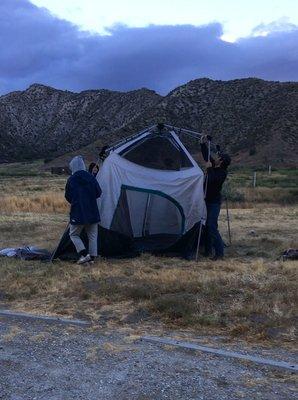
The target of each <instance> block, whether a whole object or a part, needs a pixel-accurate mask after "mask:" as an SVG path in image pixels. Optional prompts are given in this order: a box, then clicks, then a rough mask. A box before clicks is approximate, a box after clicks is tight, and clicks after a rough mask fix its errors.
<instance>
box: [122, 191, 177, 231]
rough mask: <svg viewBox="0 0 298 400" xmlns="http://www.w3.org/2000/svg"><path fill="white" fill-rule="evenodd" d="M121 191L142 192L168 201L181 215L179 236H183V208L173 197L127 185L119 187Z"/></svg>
mask: <svg viewBox="0 0 298 400" xmlns="http://www.w3.org/2000/svg"><path fill="white" fill-rule="evenodd" d="M121 189H126V190H131V191H135V192H143V193H152V194H156V195H158V196H161V197H164V198H165V199H167V200H169V201H170V202H172V203H173V204H174V205H175V206H176V207H177V208H178V210H179V212H180V214H181V218H182V227H181V235H183V234H184V230H185V215H184V211H183V208H182V206H181V204H180V203H178V201H177V200H175V199H173V197H171V196H169V195H167V194H165V193H163V192H160V191H159V190H153V189H144V188H139V187H135V186H129V185H121Z"/></svg>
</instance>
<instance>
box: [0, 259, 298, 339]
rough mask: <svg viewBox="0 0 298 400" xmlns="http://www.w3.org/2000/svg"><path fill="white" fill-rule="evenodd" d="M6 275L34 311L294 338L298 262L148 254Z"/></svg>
mask: <svg viewBox="0 0 298 400" xmlns="http://www.w3.org/2000/svg"><path fill="white" fill-rule="evenodd" d="M0 271H1V272H0V277H1V284H0V290H1V294H2V297H4V298H5V299H6V301H9V302H11V303H12V304H13V305H15V306H16V307H17V308H22V309H23V308H25V309H28V310H30V311H35V312H36V311H38V312H46V313H50V314H51V313H53V314H68V315H77V313H80V314H81V315H82V314H84V315H87V316H89V317H90V318H91V319H93V320H99V321H101V318H102V316H104V315H106V313H107V310H109V318H112V319H113V318H116V319H117V320H118V322H119V323H121V321H122V322H125V320H126V318H127V316H128V315H129V314H132V313H133V312H135V311H136V310H138V311H139V312H144V310H145V311H146V312H147V315H148V318H149V320H151V321H152V319H155V318H158V319H159V320H161V321H164V322H165V323H167V324H170V325H175V326H176V327H177V326H180V327H182V326H183V327H185V326H188V327H190V326H191V327H192V328H194V329H196V330H197V331H200V330H201V329H203V328H204V327H208V329H211V330H212V331H213V332H214V330H218V329H220V330H225V331H227V332H229V333H230V334H232V335H237V336H238V335H249V334H254V335H257V336H258V337H259V338H266V337H268V336H270V335H272V332H273V333H274V332H275V331H276V333H277V334H278V336H282V337H283V338H285V339H288V340H292V339H293V335H294V310H295V304H297V297H296V296H297V285H296V282H297V263H290V262H286V263H282V262H280V261H268V260H267V261H265V260H264V259H251V260H250V261H248V260H246V261H245V260H244V259H241V258H238V257H234V258H231V259H228V260H226V261H222V262H220V263H211V262H210V261H205V260H204V261H201V262H199V263H194V262H192V263H189V262H186V261H183V260H179V259H162V258H156V257H153V256H149V255H144V256H142V257H141V258H137V259H133V260H125V261H103V262H101V263H100V264H98V265H95V266H93V267H92V268H86V267H85V268H83V267H79V266H77V265H73V264H67V263H55V264H53V265H47V264H39V263H35V264H34V265H30V266H29V265H25V266H24V265H22V263H21V262H15V261H11V260H3V261H2V268H1V270H0ZM136 322H138V321H136ZM274 330H275V331H274ZM274 334H275V333H274Z"/></svg>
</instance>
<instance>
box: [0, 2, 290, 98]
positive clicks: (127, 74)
mask: <svg viewBox="0 0 298 400" xmlns="http://www.w3.org/2000/svg"><path fill="white" fill-rule="evenodd" d="M249 76H254V77H260V78H263V79H268V80H281V81H287V80H295V81H297V80H298V0H283V1H280V0H270V1H269V0H268V1H267V0H258V1H256V0H250V1H249V2H248V1H241V0H238V1H236V0H209V1H206V0H204V1H200V0H162V1H161V0H159V1H158V0H151V1H148V0H144V1H142V0H126V1H125V0H109V1H106V0H105V1H101V0H59V1H58V0H32V1H31V2H30V1H29V0H0V94H4V93H7V92H9V91H13V90H23V89H25V88H26V87H28V86H29V85H30V84H32V83H34V82H38V83H43V84H46V85H51V86H54V87H56V88H60V89H68V90H73V91H81V90H85V89H99V88H108V89H113V90H132V89H136V88H139V87H144V86H145V87H148V88H151V89H154V90H156V91H158V92H160V93H162V94H165V93H167V92H168V91H169V90H171V89H173V88H174V87H176V86H178V85H180V84H183V83H185V82H187V81H189V80H191V79H196V78H199V77H209V78H212V79H235V78H242V77H249Z"/></svg>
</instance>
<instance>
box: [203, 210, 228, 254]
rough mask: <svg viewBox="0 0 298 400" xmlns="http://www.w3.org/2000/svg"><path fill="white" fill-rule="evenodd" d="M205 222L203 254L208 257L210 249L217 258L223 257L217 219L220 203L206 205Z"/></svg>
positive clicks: (222, 244)
mask: <svg viewBox="0 0 298 400" xmlns="http://www.w3.org/2000/svg"><path fill="white" fill-rule="evenodd" d="M206 206H207V221H206V236H205V253H206V254H208V255H210V254H211V253H212V248H214V250H215V255H216V256H217V257H223V255H224V243H223V240H222V238H221V236H220V233H219V232H218V217H219V213H220V203H206Z"/></svg>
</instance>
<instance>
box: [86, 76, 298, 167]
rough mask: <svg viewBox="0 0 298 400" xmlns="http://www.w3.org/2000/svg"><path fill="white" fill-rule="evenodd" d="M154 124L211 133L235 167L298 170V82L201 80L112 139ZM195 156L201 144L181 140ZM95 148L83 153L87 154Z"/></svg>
mask: <svg viewBox="0 0 298 400" xmlns="http://www.w3.org/2000/svg"><path fill="white" fill-rule="evenodd" d="M156 121H161V122H167V123H170V124H173V125H175V126H180V127H184V128H189V129H194V130H197V131H199V132H204V133H206V134H210V135H211V136H212V137H213V138H214V142H216V143H218V144H220V145H221V147H222V148H224V149H225V150H226V151H228V152H230V153H231V154H232V155H233V158H234V162H236V163H246V164H247V163H248V164H253V165H264V164H268V163H270V164H273V165H297V164H298V156H297V151H295V148H297V145H296V142H297V139H298V83H295V82H290V83H279V82H268V81H263V80H261V79H252V78H250V79H237V80H233V81H213V80H210V79H197V80H195V81H191V82H189V83H187V84H186V85H183V86H180V87H178V88H177V89H175V90H173V91H172V92H170V93H169V94H168V95H167V96H166V97H164V98H163V99H162V100H161V101H160V102H159V103H158V104H157V105H155V106H154V107H151V108H150V109H148V110H146V111H145V112H144V113H143V114H141V115H140V116H138V117H137V118H136V119H134V121H133V123H129V124H128V125H126V126H125V127H123V128H121V129H119V130H118V131H116V132H114V134H113V137H112V138H109V139H108V138H107V137H102V138H101V139H100V140H98V141H97V142H96V146H97V147H100V146H101V145H103V144H105V143H107V142H109V140H110V141H111V140H117V139H118V138H120V137H124V136H126V135H128V134H130V133H132V132H135V131H136V130H138V129H139V130H141V129H143V128H144V127H146V126H150V125H152V124H154V123H156ZM183 139H184V140H185V141H186V142H188V146H190V148H191V150H192V151H193V153H196V152H197V151H198V143H196V142H194V141H192V140H189V139H187V137H184V138H183ZM92 149H94V144H93V145H92V146H88V147H87V148H85V149H82V151H83V153H85V154H86V155H88V154H90V153H91V151H92Z"/></svg>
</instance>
